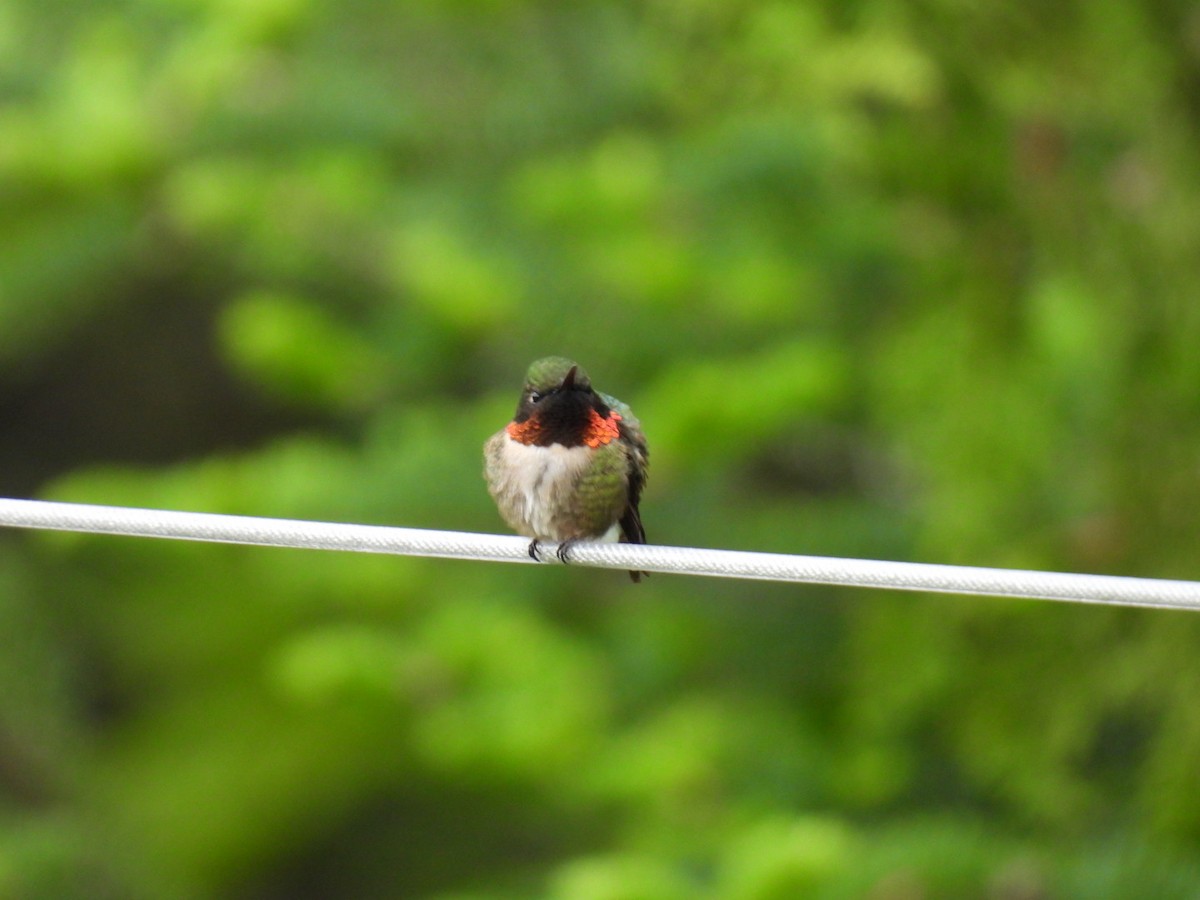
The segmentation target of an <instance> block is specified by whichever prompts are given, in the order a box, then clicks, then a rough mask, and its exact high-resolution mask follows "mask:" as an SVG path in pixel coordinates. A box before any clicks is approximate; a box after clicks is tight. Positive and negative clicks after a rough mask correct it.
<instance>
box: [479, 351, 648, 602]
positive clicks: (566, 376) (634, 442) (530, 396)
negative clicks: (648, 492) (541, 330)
mask: <svg viewBox="0 0 1200 900" xmlns="http://www.w3.org/2000/svg"><path fill="white" fill-rule="evenodd" d="M483 457H484V477H485V478H486V479H487V484H488V491H489V492H490V493H491V495H492V499H494V500H495V501H496V506H497V507H498V508H499V510H500V516H501V517H502V518H503V519H504V521H505V522H506V523H507V524H508V525H509V527H511V528H512V529H513V530H515V531H516V532H517V533H518V534H521V535H524V536H525V537H529V538H532V539H533V540H532V541H530V544H529V555H530V556H531V557H533V558H534V559H540V557H539V555H538V545H539V543H540V542H541V541H557V542H558V549H557V551H556V554H557V556H558V558H559V559H560V560H561V561H562V562H564V563H565V562H567V561H568V560H567V554H568V552H569V550H570V548H571V547H572V546H573V545H574V544H576V543H577V542H579V541H604V542H615V541H620V542H622V543H629V544H644V543H646V532H645V530H644V529H643V528H642V519H641V516H640V515H639V513H638V501H639V500H640V499H641V496H642V488H643V486H644V485H645V484H646V466H647V460H648V457H649V453H648V451H647V449H646V438H645V435H643V434H642V423H641V422H639V421H638V419H637V416H635V415H634V414H633V410H631V409H630V408H629V407H628V406H626V405H625V404H624V403H622V402H621V401H620V400H618V399H616V398H615V397H610V396H609V395H608V394H603V393H601V392H599V391H597V390H594V389H593V388H592V383H591V380H590V379H589V378H588V376H587V373H586V372H585V371H584V370H583V369H582V368H580V367H579V365H578V364H577V363H575V362H573V361H572V360H569V359H565V358H563V357H561V356H549V357H546V358H545V359H539V360H537V361H536V362H534V363H533V364H531V365H530V366H529V370H528V371H527V372H526V373H525V385H524V387H523V388H522V389H521V398H520V400H519V401H518V403H517V411H516V414H515V415H514V416H513V419H512V421H511V422H509V423H508V424H507V425H506V426H505V427H504V428H502V429H501V430H500V431H498V432H496V433H495V434H494V435H492V436H491V437H490V438H489V439H488V441H487V443H485V444H484V447H483ZM643 574H647V573H643V572H630V573H629V575H630V577H631V578H632V579H633V580H634V581H640V580H641V576H642V575H643Z"/></svg>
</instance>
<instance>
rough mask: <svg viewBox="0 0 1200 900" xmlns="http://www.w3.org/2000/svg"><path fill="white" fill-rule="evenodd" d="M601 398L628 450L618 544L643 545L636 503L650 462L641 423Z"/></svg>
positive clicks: (611, 400) (623, 407)
mask: <svg viewBox="0 0 1200 900" xmlns="http://www.w3.org/2000/svg"><path fill="white" fill-rule="evenodd" d="M601 396H602V397H603V399H604V402H605V403H607V404H608V406H609V408H610V409H613V410H616V412H617V413H618V414H619V415H620V416H621V422H620V424H619V425H618V428H619V430H620V434H621V440H623V441H624V442H625V443H626V445H627V446H628V447H629V450H630V453H629V473H628V477H629V500H628V502H627V503H626V505H625V511H624V512H623V513H622V514H621V518H620V520H619V522H620V526H621V541H622V542H623V543H626V544H644V543H646V529H645V528H643V527H642V516H641V513H640V512H639V511H638V504H639V503H640V502H641V499H642V488H644V487H645V486H646V469H647V467H648V466H649V462H650V451H649V450H648V449H647V447H646V436H645V435H644V434H643V433H642V423H641V422H640V421H638V417H637V416H635V415H634V414H633V410H631V409H630V408H629V407H628V406H626V405H625V404H624V403H622V402H621V401H620V400H617V399H616V398H615V397H610V396H608V395H607V394H602V395H601ZM648 574H649V573H648V572H630V573H629V577H630V578H632V579H633V580H634V581H641V577H642V576H643V575H648Z"/></svg>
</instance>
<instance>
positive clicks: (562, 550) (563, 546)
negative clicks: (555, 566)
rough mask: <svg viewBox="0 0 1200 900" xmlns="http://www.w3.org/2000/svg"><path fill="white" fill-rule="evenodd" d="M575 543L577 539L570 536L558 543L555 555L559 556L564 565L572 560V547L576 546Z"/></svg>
mask: <svg viewBox="0 0 1200 900" xmlns="http://www.w3.org/2000/svg"><path fill="white" fill-rule="evenodd" d="M575 543H576V542H575V540H574V539H571V538H568V539H567V540H565V541H560V542H559V544H558V549H557V550H555V551H554V555H555V556H557V557H558V561H559V562H560V563H562V564H563V565H564V566H565V565H568V564H569V563H570V562H571V560H570V555H571V548H572V547H574V546H575Z"/></svg>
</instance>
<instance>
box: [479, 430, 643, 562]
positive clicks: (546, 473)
mask: <svg viewBox="0 0 1200 900" xmlns="http://www.w3.org/2000/svg"><path fill="white" fill-rule="evenodd" d="M493 442H495V446H494V447H493V448H489V449H492V450H493V451H494V452H491V453H489V455H488V469H489V471H488V475H489V478H488V480H489V483H490V486H491V489H492V494H493V495H494V496H495V498H496V501H497V505H498V506H499V508H500V512H501V514H502V515H503V516H504V518H505V520H506V521H507V522H508V524H509V525H510V526H511V527H512V528H513V529H515V530H516V531H517V532H518V533H520V534H523V535H525V536H526V537H536V538H542V539H545V540H552V541H562V540H567V539H568V538H573V537H581V536H582V535H580V534H579V533H578V529H579V525H578V523H577V522H576V521H575V519H576V517H575V516H573V515H572V514H571V513H572V507H573V505H574V504H573V503H572V494H573V492H574V491H575V487H576V485H577V483H578V481H579V478H580V476H581V475H582V473H583V472H584V470H585V469H586V467H587V465H588V463H589V462H590V459H591V453H592V451H591V450H590V449H589V448H587V447H564V446H562V445H561V444H553V445H551V446H549V447H537V446H531V445H528V444H522V443H520V442H518V441H514V440H512V439H511V438H510V437H508V435H507V434H504V433H503V432H501V433H500V434H498V435H496V436H495V437H494V438H493ZM619 537H620V528H619V526H618V525H616V524H614V525H613V526H612V527H611V528H609V529H608V530H607V531H606V532H605V533H604V534H603V535H601V536H599V537H597V538H595V539H596V540H601V541H616V540H618V539H619Z"/></svg>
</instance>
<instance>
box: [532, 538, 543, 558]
mask: <svg viewBox="0 0 1200 900" xmlns="http://www.w3.org/2000/svg"><path fill="white" fill-rule="evenodd" d="M541 543H542V542H541V541H540V540H538V539H537V538H534V539H533V540H532V541H530V542H529V558H530V559H532V560H533V561H535V562H541V561H542V548H541Z"/></svg>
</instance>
